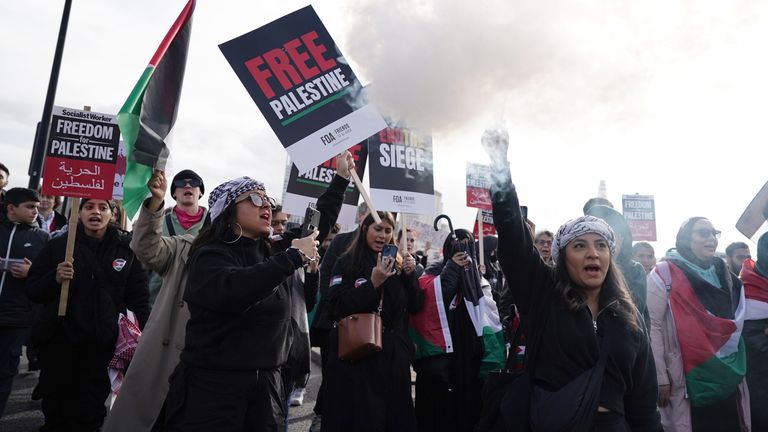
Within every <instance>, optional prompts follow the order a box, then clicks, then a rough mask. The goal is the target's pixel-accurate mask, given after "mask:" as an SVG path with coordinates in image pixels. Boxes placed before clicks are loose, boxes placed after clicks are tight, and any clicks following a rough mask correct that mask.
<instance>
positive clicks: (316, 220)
mask: <svg viewBox="0 0 768 432" xmlns="http://www.w3.org/2000/svg"><path fill="white" fill-rule="evenodd" d="M318 225H320V210H318V209H316V208H314V207H307V210H306V211H305V212H304V222H302V224H301V236H302V237H306V236H308V235H310V234H312V233H313V232H315V231H317V230H318Z"/></svg>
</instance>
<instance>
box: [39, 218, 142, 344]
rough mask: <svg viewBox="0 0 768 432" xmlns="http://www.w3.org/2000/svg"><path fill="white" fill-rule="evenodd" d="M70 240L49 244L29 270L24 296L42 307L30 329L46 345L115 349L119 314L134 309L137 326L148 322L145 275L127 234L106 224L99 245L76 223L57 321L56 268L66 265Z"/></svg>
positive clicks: (56, 240)
mask: <svg viewBox="0 0 768 432" xmlns="http://www.w3.org/2000/svg"><path fill="white" fill-rule="evenodd" d="M68 236H69V234H66V235H63V236H60V237H57V238H54V239H53V240H51V241H50V242H48V244H47V245H46V246H45V247H44V248H43V250H42V251H41V252H40V254H39V255H38V256H37V259H35V260H34V261H33V262H32V267H30V269H29V277H28V280H27V287H26V288H27V289H26V291H27V296H29V298H30V300H32V301H33V302H35V303H41V304H42V305H43V309H42V311H41V312H40V314H39V315H38V317H37V319H36V321H35V324H34V325H33V327H32V337H33V340H34V342H35V343H36V344H39V345H44V344H45V343H46V342H48V341H50V340H51V339H52V338H56V339H57V340H58V341H59V342H60V343H66V344H70V345H81V344H82V345H85V344H88V345H92V344H94V343H95V344H97V345H98V346H100V347H104V348H109V349H114V346H115V341H116V338H117V317H118V314H119V313H120V312H125V310H126V309H129V310H131V311H133V312H134V313H135V314H136V317H137V318H138V320H139V326H140V327H143V326H144V323H145V322H146V321H147V317H148V316H149V291H148V290H147V275H146V273H145V272H144V270H143V269H142V267H141V264H140V263H139V261H138V260H137V259H136V258H135V257H134V255H133V251H132V250H131V248H130V246H129V243H130V239H129V238H128V237H127V236H126V235H125V234H123V233H122V232H120V231H119V230H118V229H116V228H114V227H112V226H109V227H107V232H106V233H105V234H104V237H103V238H102V239H101V240H100V241H99V240H97V239H95V238H92V237H89V236H87V235H86V234H85V232H84V230H83V225H82V224H79V225H78V227H77V238H76V240H75V250H74V259H73V262H72V264H73V266H74V271H75V277H74V279H72V281H71V282H70V285H69V298H68V301H67V311H66V315H65V316H63V317H60V316H58V308H59V297H60V294H61V285H60V284H58V283H57V282H56V266H58V265H59V263H61V262H64V252H65V251H66V247H67V237H68Z"/></svg>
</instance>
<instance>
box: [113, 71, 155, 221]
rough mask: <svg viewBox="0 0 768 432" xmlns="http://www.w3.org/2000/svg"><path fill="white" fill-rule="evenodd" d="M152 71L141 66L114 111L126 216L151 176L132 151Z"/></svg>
mask: <svg viewBox="0 0 768 432" xmlns="http://www.w3.org/2000/svg"><path fill="white" fill-rule="evenodd" d="M154 71H155V68H154V67H153V66H149V67H147V68H146V69H144V72H143V73H142V74H141V77H140V78H139V81H138V82H137V83H136V85H135V86H134V87H133V91H131V94H130V95H129V96H128V99H126V100H125V103H124V104H123V107H122V108H120V113H119V114H118V115H117V124H118V125H119V126H120V133H121V134H122V135H123V143H124V145H125V159H126V167H125V179H124V180H123V208H124V209H125V211H126V214H127V215H129V217H133V215H135V214H136V212H137V211H138V210H139V207H140V206H141V203H142V201H144V197H146V195H147V182H148V181H149V178H150V177H151V176H152V168H151V167H148V166H146V165H142V164H139V163H136V162H134V160H133V158H132V155H133V150H134V148H135V145H136V138H137V137H138V136H139V115H140V114H141V104H142V102H143V101H144V92H145V91H146V89H147V85H148V84H149V80H150V78H152V73H153V72H154Z"/></svg>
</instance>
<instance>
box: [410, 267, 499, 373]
mask: <svg viewBox="0 0 768 432" xmlns="http://www.w3.org/2000/svg"><path fill="white" fill-rule="evenodd" d="M469 267H472V266H469ZM465 271H467V270H465ZM469 279H470V281H471V280H472V279H474V278H471V277H470V278H469ZM419 286H420V288H421V289H422V291H424V307H423V309H422V310H421V312H419V313H418V314H415V315H411V318H410V328H409V333H410V335H411V339H412V340H413V341H414V343H415V344H416V356H415V358H416V359H419V358H424V357H431V356H435V355H441V354H448V353H451V352H453V340H452V337H451V330H450V328H449V326H448V318H447V315H446V310H445V302H444V298H443V290H442V286H441V284H440V276H435V275H430V274H424V275H423V276H422V277H420V278H419ZM463 289H464V290H465V291H468V292H463V293H461V297H458V296H457V297H456V298H454V299H452V300H451V303H452V304H454V305H458V306H457V307H462V304H463V305H464V307H466V308H467V312H468V313H469V317H470V319H471V320H472V324H473V325H474V327H475V333H476V334H477V336H478V337H480V338H482V343H483V357H482V359H481V361H480V377H485V376H486V375H487V374H488V372H490V371H492V370H498V369H501V368H503V367H504V363H505V361H506V353H507V349H506V345H505V341H504V333H503V331H502V326H501V321H500V319H499V310H498V308H497V307H496V302H494V301H493V297H492V294H491V287H490V285H488V284H487V283H483V284H482V285H481V283H480V279H477V283H476V284H475V283H467V278H464V287H463Z"/></svg>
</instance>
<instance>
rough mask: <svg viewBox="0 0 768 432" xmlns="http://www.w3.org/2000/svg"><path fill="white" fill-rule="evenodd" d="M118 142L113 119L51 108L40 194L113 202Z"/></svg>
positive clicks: (100, 115) (118, 131)
mask: <svg viewBox="0 0 768 432" xmlns="http://www.w3.org/2000/svg"><path fill="white" fill-rule="evenodd" d="M119 140H120V130H119V129H118V126H117V121H116V118H115V117H114V116H112V115H109V114H102V113H96V112H91V111H81V110H76V109H72V108H63V107H54V108H53V116H52V117H51V129H50V133H49V139H48V147H47V151H46V154H45V162H44V168H43V187H42V191H43V194H46V195H56V196H67V197H80V198H92V199H105V200H109V199H112V196H113V189H114V182H115V164H116V163H117V156H118V143H119Z"/></svg>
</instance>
